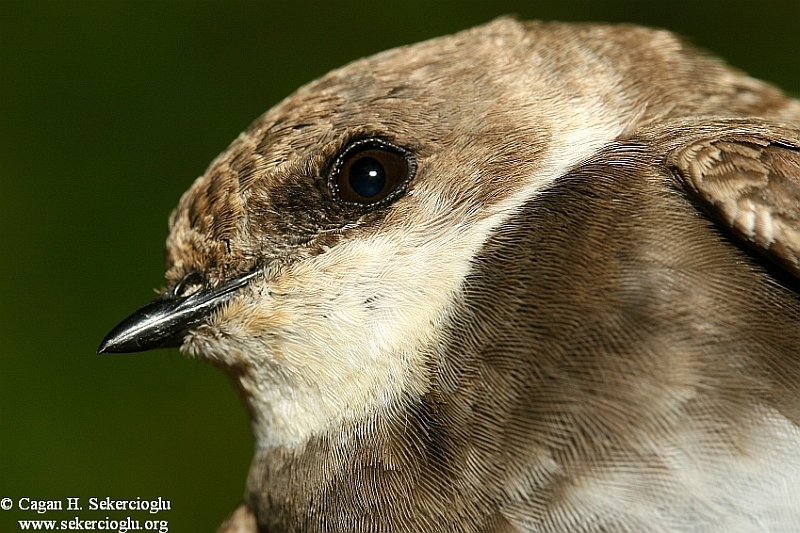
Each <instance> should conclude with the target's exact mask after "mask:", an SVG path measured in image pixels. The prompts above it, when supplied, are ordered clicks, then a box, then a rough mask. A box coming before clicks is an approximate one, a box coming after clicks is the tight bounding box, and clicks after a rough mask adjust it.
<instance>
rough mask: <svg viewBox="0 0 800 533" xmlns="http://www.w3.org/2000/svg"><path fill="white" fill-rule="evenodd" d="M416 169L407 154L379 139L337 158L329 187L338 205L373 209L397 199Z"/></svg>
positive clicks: (354, 146) (362, 142)
mask: <svg viewBox="0 0 800 533" xmlns="http://www.w3.org/2000/svg"><path fill="white" fill-rule="evenodd" d="M416 169H417V163H416V160H415V159H414V156H413V155H412V154H411V152H409V151H408V150H406V149H404V148H401V147H399V146H395V145H394V144H392V143H389V142H386V141H384V140H382V139H375V138H372V139H362V140H359V141H355V142H353V143H351V144H349V145H348V146H347V147H346V148H345V149H344V150H343V151H342V152H341V153H340V154H339V156H338V157H337V158H336V160H335V162H334V165H333V168H332V169H331V173H330V178H329V185H330V188H331V192H332V193H333V196H334V197H335V198H336V199H337V200H338V201H340V202H341V203H345V204H356V205H362V206H369V207H373V206H377V205H382V204H386V203H388V202H390V201H391V200H394V199H395V198H397V197H398V196H400V194H402V192H403V190H405V187H406V185H408V182H410V181H411V179H412V178H413V177H414V173H415V172H416Z"/></svg>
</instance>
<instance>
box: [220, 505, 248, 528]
mask: <svg viewBox="0 0 800 533" xmlns="http://www.w3.org/2000/svg"><path fill="white" fill-rule="evenodd" d="M217 533H258V524H257V523H256V516H255V515H254V514H253V511H251V510H250V509H249V508H248V507H247V505H245V504H241V505H240V506H239V507H237V508H236V510H235V511H233V512H232V513H231V515H230V516H229V517H228V519H227V520H225V522H223V523H222V525H221V526H219V529H217Z"/></svg>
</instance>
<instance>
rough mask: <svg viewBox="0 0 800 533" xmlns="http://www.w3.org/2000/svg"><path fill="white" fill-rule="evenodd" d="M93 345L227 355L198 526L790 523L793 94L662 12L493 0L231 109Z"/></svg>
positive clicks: (797, 287) (251, 530)
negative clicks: (148, 277)
mask: <svg viewBox="0 0 800 533" xmlns="http://www.w3.org/2000/svg"><path fill="white" fill-rule="evenodd" d="M165 276H166V287H165V289H164V290H163V292H162V293H161V294H160V295H159V296H158V297H157V298H156V299H155V300H154V301H152V302H151V303H149V304H147V305H145V306H144V307H143V308H141V309H140V310H139V311H137V312H135V313H134V314H132V315H131V316H130V317H128V318H127V319H125V320H123V321H122V322H121V323H120V324H119V325H118V326H117V327H116V328H114V329H113V330H112V331H111V333H109V335H108V336H107V337H106V338H105V339H104V340H103V342H102V344H101V345H100V348H99V350H98V351H99V352H100V353H119V352H135V351H143V350H150V349H155V348H161V347H165V346H179V347H180V349H181V350H182V352H184V353H186V354H188V355H189V356H191V357H195V358H197V359H200V360H203V361H207V362H208V363H210V364H212V365H214V366H215V367H217V368H219V369H221V370H222V371H224V372H225V373H226V374H227V375H228V376H229V377H230V378H231V382H232V383H233V384H234V386H235V388H236V389H237V390H238V393H239V394H240V396H241V399H242V402H243V405H244V406H245V408H246V410H247V411H248V414H249V416H250V420H251V427H252V431H253V434H254V438H255V443H256V446H255V448H256V451H255V456H254V459H253V462H252V466H251V470H250V473H249V476H248V479H247V482H246V491H245V497H244V500H243V503H242V504H241V505H240V507H238V508H237V509H236V510H235V511H234V512H233V513H232V514H231V515H230V517H229V518H228V519H227V520H226V521H225V523H223V525H222V526H220V529H219V531H220V532H222V533H232V532H239V533H266V532H299V531H303V532H329V531H337V532H378V531H393V532H474V533H479V532H480V533H501V532H503V533H510V532H531V533H532V532H537V533H588V532H606V533H621V532H642V533H646V532H653V533H655V532H659V533H666V532H690V531H691V532H695V533H696V532H705V533H711V532H726V533H744V532H767V531H768V532H798V531H800V281H799V280H798V276H800V102H798V101H797V100H794V99H792V98H789V97H787V96H786V95H785V94H784V93H783V92H781V90H779V89H778V88H776V87H774V86H772V85H770V84H768V83H766V82H763V81H759V80H757V79H754V78H752V77H749V76H748V75H746V74H744V73H742V72H739V71H737V70H736V69H734V68H732V67H729V66H727V65H726V64H725V63H724V62H723V61H721V60H719V59H717V58H715V57H713V56H712V55H710V54H708V53H706V52H704V51H701V50H699V49H697V48H695V47H694V46H692V45H691V44H689V43H687V42H685V41H684V40H682V39H681V38H679V37H676V36H675V35H674V34H672V33H670V32H669V31H666V30H658V29H649V28H642V27H638V26H635V25H605V24H592V23H584V24H575V23H558V22H537V21H529V22H524V21H518V20H516V19H514V18H509V17H502V18H499V19H496V20H494V21H492V22H489V23H487V24H484V25H482V26H478V27H475V28H472V29H468V30H464V31H461V32H459V33H456V34H453V35H449V36H445V37H439V38H435V39H432V40H428V41H425V42H422V43H417V44H413V45H408V46H403V47H400V48H396V49H393V50H389V51H386V52H382V53H379V54H377V55H374V56H371V57H367V58H364V59H360V60H356V61H354V62H352V63H350V64H348V65H346V66H344V67H342V68H340V69H338V70H334V71H332V72H331V73H329V74H327V75H325V76H323V77H322V78H320V79H318V80H316V81H313V82H311V83H310V84H308V85H306V86H304V87H302V88H300V89H299V90H297V91H296V92H295V93H294V94H292V95H291V96H289V97H288V98H286V99H285V100H283V101H282V102H281V103H279V104H277V105H276V106H275V107H273V108H272V109H271V110H270V111H268V112H267V113H266V114H264V115H263V116H261V117H260V118H258V119H257V120H256V121H255V122H254V123H253V124H252V125H251V126H250V127H249V128H248V129H247V130H246V131H244V132H243V133H242V134H241V135H240V136H239V137H238V138H237V139H236V140H235V141H233V143H232V144H231V145H230V146H229V147H228V148H227V149H226V150H225V151H224V152H223V153H222V154H221V155H220V156H219V157H218V158H217V159H215V160H214V161H213V162H212V163H211V164H210V166H209V167H208V169H207V171H206V172H205V173H204V174H203V175H202V176H201V177H199V178H198V179H197V180H196V181H195V182H194V184H193V185H192V186H191V187H190V189H189V190H188V191H187V192H186V193H185V194H184V195H183V196H182V197H181V199H180V201H179V203H178V206H177V208H176V209H175V211H174V212H173V213H172V215H171V217H170V219H169V235H168V237H167V241H166V275H165Z"/></svg>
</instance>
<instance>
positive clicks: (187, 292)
mask: <svg viewBox="0 0 800 533" xmlns="http://www.w3.org/2000/svg"><path fill="white" fill-rule="evenodd" d="M206 285H207V282H206V278H205V276H203V274H201V273H200V272H199V271H197V270H192V271H191V272H189V273H188V274H186V275H185V276H183V278H181V280H180V281H179V282H178V283H177V284H175V287H173V288H172V295H173V296H175V297H178V298H186V297H187V296H191V295H192V294H194V293H196V292H197V291H199V290H200V289H202V288H203V287H205V286H206Z"/></svg>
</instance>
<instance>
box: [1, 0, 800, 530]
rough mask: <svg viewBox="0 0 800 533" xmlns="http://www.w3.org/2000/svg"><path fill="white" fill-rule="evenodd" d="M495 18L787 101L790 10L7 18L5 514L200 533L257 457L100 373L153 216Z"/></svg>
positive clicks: (171, 403)
mask: <svg viewBox="0 0 800 533" xmlns="http://www.w3.org/2000/svg"><path fill="white" fill-rule="evenodd" d="M506 13H510V14H517V15H518V16H519V17H520V18H524V19H533V18H538V19H557V20H593V21H612V22H616V21H627V22H636V23H641V24H646V25H651V26H661V27H666V28H669V29H671V30H674V31H677V32H679V33H681V34H683V35H684V36H686V37H688V38H689V39H690V40H691V41H693V42H694V43H696V44H698V45H700V46H703V47H705V48H707V49H709V50H711V51H713V52H714V53H716V54H718V55H720V56H722V57H724V58H726V59H727V60H728V62H730V63H731V64H733V65H735V66H737V67H739V68H741V69H744V70H746V71H748V72H749V73H751V74H752V75H754V76H757V77H759V78H763V79H766V80H769V81H772V82H774V83H776V84H778V85H780V86H781V87H783V88H784V89H785V90H787V91H789V92H791V93H794V94H797V93H798V92H800V68H798V67H800V46H799V45H800V41H799V40H798V37H797V27H798V23H799V22H800V3H799V2H782V3H768V2H703V3H699V2H698V3H689V2H680V1H670V2H594V3H591V4H589V3H585V2H565V1H559V2H535V1H529V2H510V1H494V2H437V3H425V2H409V1H404V2H389V1H383V2H348V3H339V4H334V3H300V2H285V3H276V2H269V3H267V2H264V3H241V2H236V3H229V2H226V3H206V2H186V3H174V2H170V3H164V2H152V3H139V2H137V3H122V2H91V3H77V2H61V3H58V2H52V3H35V2H24V3H9V2H0V245H1V248H0V317H2V318H1V319H0V498H3V497H10V498H12V499H13V500H14V504H15V507H16V502H17V501H18V500H19V498H21V497H31V498H35V499H59V500H64V499H66V498H67V497H76V496H77V497H81V498H83V499H84V503H85V501H86V500H85V499H86V498H89V497H91V496H97V497H105V496H110V497H112V498H136V497H141V498H143V499H151V498H156V497H159V496H160V497H162V498H165V499H168V500H170V501H171V502H172V510H171V511H170V512H167V513H163V514H160V515H156V516H155V517H156V518H159V519H166V520H169V521H170V531H176V532H204V531H205V532H212V531H214V530H215V528H216V527H217V525H218V524H219V523H220V522H221V521H222V520H223V519H224V517H225V516H226V515H227V513H228V512H229V511H230V510H232V509H233V508H234V506H235V505H236V504H237V502H238V501H239V500H240V499H241V497H242V494H243V490H244V483H245V477H246V474H247V469H248V466H249V462H250V458H251V456H252V452H253V444H252V438H251V435H250V430H249V426H248V422H247V419H246V416H245V413H244V410H243V409H242V407H241V406H240V404H239V400H238V398H237V396H236V394H235V393H234V391H233V389H232V387H231V386H230V385H229V384H228V382H227V380H226V378H225V377H224V376H223V375H222V374H221V373H219V372H218V371H216V370H213V369H212V368H211V367H210V366H207V365H205V364H201V363H198V362H197V361H193V360H188V359H186V358H184V357H182V356H181V355H180V354H179V353H178V352H177V351H176V350H170V351H159V352H153V353H145V354H138V355H124V356H119V355H116V356H110V355H109V356H96V355H94V352H95V349H96V347H97V345H98V343H99V342H100V340H101V339H102V338H103V336H104V335H105V333H106V332H107V331H108V330H109V329H110V328H111V327H112V326H114V325H115V324H116V323H117V322H118V321H119V320H120V319H122V318H124V317H125V316H126V315H127V314H128V313H129V312H131V311H133V310H134V309H136V308H137V307H138V306H140V305H142V304H144V303H145V302H147V301H148V300H150V299H151V298H152V296H153V292H152V289H153V288H155V287H159V286H160V285H161V283H162V246H163V241H164V237H165V235H166V221H167V216H168V215H169V213H170V211H171V209H172V208H173V206H174V205H175V204H176V202H177V200H178V198H179V196H180V194H181V193H182V192H183V191H184V190H185V189H186V188H187V187H188V186H189V184H190V183H191V182H192V180H193V179H194V178H195V177H196V176H198V175H200V174H201V173H202V172H203V171H204V169H205V167H206V165H207V164H208V163H209V162H210V161H211V159H212V158H213V157H214V156H216V155H217V153H219V152H220V151H221V150H223V149H224V148H225V147H226V146H227V144H228V143H229V142H230V141H231V140H233V138H234V137H235V136H236V135H237V134H238V133H239V132H240V131H241V130H243V129H244V128H245V127H247V125H248V124H249V123H250V122H251V121H252V120H254V119H255V118H256V117H257V116H258V115H260V114H261V113H263V112H264V111H265V110H267V109H268V108H269V107H271V106H272V105H273V104H275V103H276V102H278V101H279V100H280V99H281V98H283V97H284V96H286V95H287V94H289V93H290V92H291V91H292V90H294V89H295V88H296V87H298V86H299V85H301V84H303V83H305V82H308V81H310V80H312V79H313V78H315V77H318V76H320V75H322V74H324V73H325V72H326V71H328V70H330V69H332V68H335V67H337V66H340V65H342V64H344V63H346V62H348V61H350V60H353V59H356V58H358V57H361V56H365V55H369V54H372V53H375V52H378V51H380V50H383V49H386V48H390V47H394V46H397V45H401V44H406V43H412V42H415V41H419V40H422V39H427V38H429V37H433V36H437V35H442V34H446V33H451V32H454V31H457V30H460V29H463V28H467V27H469V26H473V25H476V24H480V23H482V22H486V21H488V20H490V19H492V18H494V17H496V16H498V15H501V14H506ZM127 514H131V513H102V512H94V513H92V512H88V511H84V512H82V513H79V515H80V517H81V518H82V519H93V518H94V519H98V518H104V517H105V516H110V517H111V518H122V517H124V516H126V515H127ZM133 514H134V516H135V517H136V518H140V519H141V520H145V519H148V518H151V516H150V515H145V514H143V513H133ZM75 515H76V513H74V512H63V513H49V514H48V515H44V516H43V517H46V518H54V519H58V520H61V519H66V518H71V517H73V516H75ZM40 516H41V515H35V514H33V513H22V512H20V511H18V510H16V509H15V510H11V511H0V531H2V532H6V531H18V526H17V523H16V520H18V519H21V518H37V517H40Z"/></svg>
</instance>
